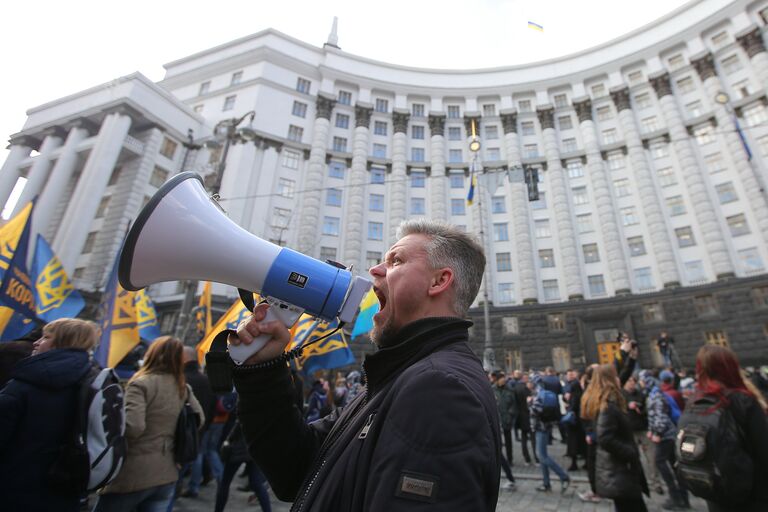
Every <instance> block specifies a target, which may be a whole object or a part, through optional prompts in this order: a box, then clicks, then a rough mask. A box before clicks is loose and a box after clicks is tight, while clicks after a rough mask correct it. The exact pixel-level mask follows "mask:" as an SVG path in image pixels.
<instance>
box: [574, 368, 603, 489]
mask: <svg viewBox="0 0 768 512" xmlns="http://www.w3.org/2000/svg"><path fill="white" fill-rule="evenodd" d="M597 367H598V365H596V364H592V365H590V366H588V367H587V369H586V371H585V372H584V375H582V377H581V378H582V384H581V386H582V388H583V389H584V394H583V395H582V396H581V421H582V425H583V427H584V440H585V441H586V443H587V478H588V479H589V490H588V491H584V492H580V493H579V499H581V501H586V502H590V503H600V501H601V498H600V496H599V495H598V494H597V486H596V482H595V461H596V458H597V431H596V425H595V422H596V420H597V418H596V417H595V416H593V415H590V412H593V411H595V410H596V408H595V407H590V406H589V402H591V401H595V400H599V397H598V396H597V393H596V392H595V388H592V387H590V385H589V384H590V382H591V381H592V375H593V373H594V372H595V369H596V368H597Z"/></svg>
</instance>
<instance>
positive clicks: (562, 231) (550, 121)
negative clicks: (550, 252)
mask: <svg viewBox="0 0 768 512" xmlns="http://www.w3.org/2000/svg"><path fill="white" fill-rule="evenodd" d="M537 113H538V116H539V122H540V123H541V129H542V131H543V138H544V154H545V156H546V159H547V176H549V183H550V189H551V192H550V193H551V197H550V201H551V203H550V204H552V208H553V210H554V211H555V222H556V224H557V226H556V227H557V242H558V245H559V246H560V256H561V260H562V263H563V274H564V275H565V289H566V292H567V293H568V300H581V299H583V298H584V286H583V283H582V276H581V265H579V253H578V249H577V247H576V245H577V244H576V230H575V229H574V227H573V212H572V211H571V200H570V197H569V194H568V188H567V184H566V178H565V171H564V170H563V165H562V163H561V160H560V150H559V149H558V144H557V137H556V134H555V120H554V117H555V116H554V114H555V110H554V109H553V108H552V107H545V108H539V109H537Z"/></svg>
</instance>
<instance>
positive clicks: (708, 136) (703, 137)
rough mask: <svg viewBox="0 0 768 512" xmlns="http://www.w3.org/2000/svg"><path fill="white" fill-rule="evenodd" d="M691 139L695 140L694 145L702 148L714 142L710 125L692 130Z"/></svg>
mask: <svg viewBox="0 0 768 512" xmlns="http://www.w3.org/2000/svg"><path fill="white" fill-rule="evenodd" d="M693 138H694V139H696V143H697V144H698V145H699V146H704V145H705V144H709V143H710V142H714V140H715V137H714V136H713V135H712V125H710V124H706V125H704V126H699V127H698V128H694V130H693Z"/></svg>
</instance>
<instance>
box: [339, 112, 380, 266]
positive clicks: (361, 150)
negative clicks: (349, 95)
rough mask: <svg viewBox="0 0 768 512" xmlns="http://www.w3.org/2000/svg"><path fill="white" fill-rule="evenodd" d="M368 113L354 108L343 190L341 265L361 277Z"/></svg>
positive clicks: (369, 116)
mask: <svg viewBox="0 0 768 512" xmlns="http://www.w3.org/2000/svg"><path fill="white" fill-rule="evenodd" d="M371 112H373V109H372V108H371V107H370V106H368V105H360V104H358V105H356V106H355V132H354V134H353V136H352V169H351V170H350V176H349V189H347V215H346V216H347V218H346V220H345V222H344V253H343V254H344V259H343V260H341V262H342V263H344V264H345V265H347V266H349V265H354V266H355V268H356V269H358V271H359V272H363V273H365V265H364V264H363V216H364V213H365V184H366V181H367V180H366V177H367V175H368V171H367V167H368V146H369V144H370V129H369V126H370V125H371Z"/></svg>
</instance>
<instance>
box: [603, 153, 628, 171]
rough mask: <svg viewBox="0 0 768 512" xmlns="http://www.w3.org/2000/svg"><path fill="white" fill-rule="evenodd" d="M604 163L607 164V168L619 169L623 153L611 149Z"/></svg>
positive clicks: (621, 164) (622, 164)
mask: <svg viewBox="0 0 768 512" xmlns="http://www.w3.org/2000/svg"><path fill="white" fill-rule="evenodd" d="M605 163H606V165H607V166H608V169H609V170H611V171H615V170H617V169H621V168H622V167H624V155H623V154H622V153H621V151H613V152H611V153H608V155H606V158H605Z"/></svg>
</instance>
